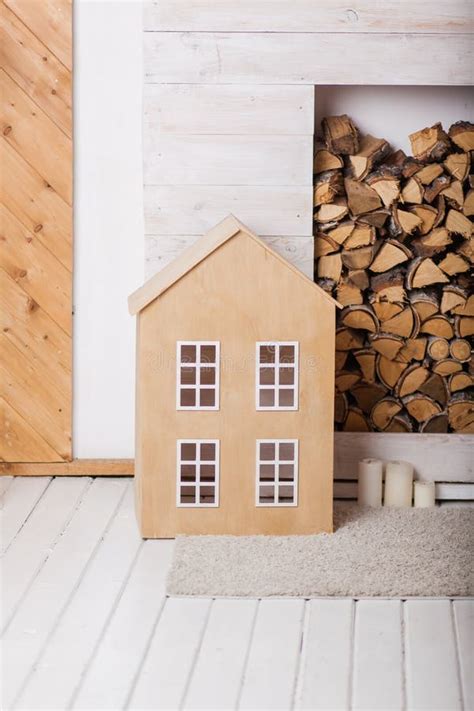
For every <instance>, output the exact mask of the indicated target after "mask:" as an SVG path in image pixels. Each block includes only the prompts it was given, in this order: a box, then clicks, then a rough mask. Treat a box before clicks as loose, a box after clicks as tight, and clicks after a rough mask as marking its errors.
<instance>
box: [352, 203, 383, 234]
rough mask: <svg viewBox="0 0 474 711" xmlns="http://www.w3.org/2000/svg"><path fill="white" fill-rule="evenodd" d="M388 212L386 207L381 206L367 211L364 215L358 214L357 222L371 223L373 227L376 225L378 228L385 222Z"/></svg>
mask: <svg viewBox="0 0 474 711" xmlns="http://www.w3.org/2000/svg"><path fill="white" fill-rule="evenodd" d="M390 214H391V213H390V210H388V209H387V208H386V207H383V208H381V209H380V210H374V211H373V212H368V213H367V214H366V215H359V216H358V218H357V221H358V222H359V223H360V222H363V223H364V224H367V225H372V226H373V227H376V228H377V229H379V230H380V229H381V228H382V227H383V226H384V224H385V223H386V222H387V219H388V218H389V217H390Z"/></svg>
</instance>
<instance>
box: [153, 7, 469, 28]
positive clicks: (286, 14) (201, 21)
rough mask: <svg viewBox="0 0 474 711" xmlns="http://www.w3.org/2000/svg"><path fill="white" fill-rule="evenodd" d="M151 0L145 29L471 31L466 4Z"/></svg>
mask: <svg viewBox="0 0 474 711" xmlns="http://www.w3.org/2000/svg"><path fill="white" fill-rule="evenodd" d="M350 8H352V6H351V5H350V4H348V3H345V2H344V0H292V1H291V3H288V0H239V2H235V0H218V2H216V0H154V2H148V3H146V4H145V14H144V27H145V29H147V30H169V31H178V32H182V31H184V30H193V31H203V32H206V31H216V32H259V31H261V32H440V33H447V32H469V31H472V28H473V16H472V5H471V3H470V2H469V0H450V2H446V3H440V2H439V0H423V2H413V0H397V2H395V3H392V4H391V5H390V7H387V5H386V4H385V3H377V2H374V1H373V0H358V1H357V3H355V5H354V9H350Z"/></svg>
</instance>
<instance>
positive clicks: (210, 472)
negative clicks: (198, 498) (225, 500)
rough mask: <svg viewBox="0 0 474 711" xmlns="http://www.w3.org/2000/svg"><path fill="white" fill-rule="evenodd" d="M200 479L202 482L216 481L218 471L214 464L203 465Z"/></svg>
mask: <svg viewBox="0 0 474 711" xmlns="http://www.w3.org/2000/svg"><path fill="white" fill-rule="evenodd" d="M199 478H200V480H201V481H215V478H216V470H215V467H214V465H213V464H201V469H200V474H199Z"/></svg>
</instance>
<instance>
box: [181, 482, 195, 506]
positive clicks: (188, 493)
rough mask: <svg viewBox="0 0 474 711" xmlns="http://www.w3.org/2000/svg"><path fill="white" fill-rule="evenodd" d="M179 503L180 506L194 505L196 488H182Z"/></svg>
mask: <svg viewBox="0 0 474 711" xmlns="http://www.w3.org/2000/svg"><path fill="white" fill-rule="evenodd" d="M180 501H181V503H182V504H195V503H196V487H195V486H182V487H181V496H180Z"/></svg>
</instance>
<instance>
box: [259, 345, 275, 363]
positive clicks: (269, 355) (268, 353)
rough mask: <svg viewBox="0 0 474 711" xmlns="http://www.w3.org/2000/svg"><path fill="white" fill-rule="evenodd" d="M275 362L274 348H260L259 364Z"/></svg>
mask: <svg viewBox="0 0 474 711" xmlns="http://www.w3.org/2000/svg"><path fill="white" fill-rule="evenodd" d="M274 362H275V346H272V345H271V346H260V363H274Z"/></svg>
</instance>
